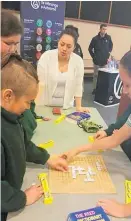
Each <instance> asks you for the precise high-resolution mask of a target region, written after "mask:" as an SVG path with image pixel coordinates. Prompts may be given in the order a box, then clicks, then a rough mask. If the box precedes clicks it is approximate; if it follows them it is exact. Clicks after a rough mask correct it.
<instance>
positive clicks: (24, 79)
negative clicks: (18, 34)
mask: <svg viewBox="0 0 131 221" xmlns="http://www.w3.org/2000/svg"><path fill="white" fill-rule="evenodd" d="M1 67H2V70H1V90H4V89H11V90H12V91H13V92H14V93H15V95H16V96H18V97H20V96H23V95H25V94H26V91H27V88H28V87H29V86H31V85H32V84H33V83H36V84H38V83H39V80H38V75H37V72H36V70H35V69H34V67H33V66H32V65H31V64H30V63H29V62H28V61H25V60H23V59H22V58H21V57H20V56H19V55H18V54H14V53H13V54H10V53H9V54H7V55H6V56H4V57H3V58H2V62H1Z"/></svg>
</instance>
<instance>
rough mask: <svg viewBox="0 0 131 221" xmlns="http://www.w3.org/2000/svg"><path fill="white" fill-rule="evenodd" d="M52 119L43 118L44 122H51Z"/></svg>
mask: <svg viewBox="0 0 131 221" xmlns="http://www.w3.org/2000/svg"><path fill="white" fill-rule="evenodd" d="M50 120H51V119H50V118H48V117H43V121H50Z"/></svg>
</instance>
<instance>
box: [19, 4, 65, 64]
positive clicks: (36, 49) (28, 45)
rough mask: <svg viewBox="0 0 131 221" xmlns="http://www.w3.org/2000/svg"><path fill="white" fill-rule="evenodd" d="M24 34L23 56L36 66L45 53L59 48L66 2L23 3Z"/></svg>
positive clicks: (22, 43)
mask: <svg viewBox="0 0 131 221" xmlns="http://www.w3.org/2000/svg"><path fill="white" fill-rule="evenodd" d="M20 11H21V13H20V14H21V19H22V21H23V23H24V34H23V36H22V39H21V56H22V57H23V58H24V59H26V60H27V61H29V62H32V63H33V64H34V65H35V66H36V65H37V62H38V60H39V58H40V56H41V54H42V53H43V52H44V51H47V50H50V49H54V48H56V47H57V41H58V38H59V35H60V33H61V31H62V29H63V25H64V15H65V2H64V1H63V2H62V1H60V2H59V1H56V2H54V1H51V2H48V1H27V2H26V1H25V2H24V1H21V10H20Z"/></svg>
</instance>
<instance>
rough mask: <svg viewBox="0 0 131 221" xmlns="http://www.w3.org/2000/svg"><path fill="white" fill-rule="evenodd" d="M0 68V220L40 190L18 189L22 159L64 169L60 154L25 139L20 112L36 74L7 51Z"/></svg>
mask: <svg viewBox="0 0 131 221" xmlns="http://www.w3.org/2000/svg"><path fill="white" fill-rule="evenodd" d="M1 66H2V71H1V123H2V128H1V220H2V221H4V220H6V218H7V214H8V212H12V211H17V210H19V209H21V208H24V207H25V206H26V205H30V204H32V203H34V202H35V201H37V200H38V199H39V198H40V197H41V196H42V194H43V191H42V188H41V187H40V186H38V185H34V186H31V187H30V188H29V189H27V190H25V191H22V190H21V185H22V182H23V177H24V173H25V169H26V161H28V162H34V163H37V164H43V165H44V164H45V163H47V164H48V165H49V166H50V167H51V168H54V169H56V170H61V171H65V170H67V163H66V161H65V160H64V159H62V158H60V157H56V158H52V157H50V155H49V154H48V152H47V151H46V150H44V149H40V148H39V147H37V146H36V145H35V144H34V143H32V142H31V141H29V140H28V139H27V136H26V133H25V130H24V128H23V126H22V124H21V117H22V116H21V114H22V113H24V111H25V110H27V109H30V104H31V102H32V100H34V99H35V98H36V96H37V92H38V82H39V81H38V77H37V73H36V71H35V69H34V68H33V66H32V65H31V64H30V63H28V62H27V61H24V60H22V58H21V57H20V56H19V55H16V54H8V55H6V56H4V59H3V60H2V65H1Z"/></svg>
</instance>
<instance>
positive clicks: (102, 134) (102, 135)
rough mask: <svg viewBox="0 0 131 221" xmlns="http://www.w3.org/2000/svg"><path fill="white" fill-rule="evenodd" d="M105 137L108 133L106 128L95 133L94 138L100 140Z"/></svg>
mask: <svg viewBox="0 0 131 221" xmlns="http://www.w3.org/2000/svg"><path fill="white" fill-rule="evenodd" d="M104 137H107V134H106V132H105V131H104V130H99V131H98V132H97V133H96V134H95V135H94V139H95V140H100V139H102V138H104Z"/></svg>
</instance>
